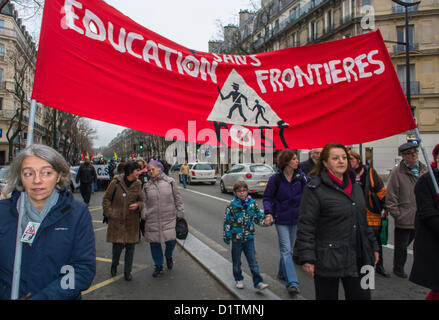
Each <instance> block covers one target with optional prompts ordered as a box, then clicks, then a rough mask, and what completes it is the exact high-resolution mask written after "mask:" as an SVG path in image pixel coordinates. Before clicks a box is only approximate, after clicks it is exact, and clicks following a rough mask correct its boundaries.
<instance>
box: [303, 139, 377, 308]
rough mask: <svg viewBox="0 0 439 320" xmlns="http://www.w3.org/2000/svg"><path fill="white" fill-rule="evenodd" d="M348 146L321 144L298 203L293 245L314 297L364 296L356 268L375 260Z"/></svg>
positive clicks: (374, 245)
mask: <svg viewBox="0 0 439 320" xmlns="http://www.w3.org/2000/svg"><path fill="white" fill-rule="evenodd" d="M348 158H349V155H348V151H347V150H346V147H345V146H344V145H342V144H339V143H329V144H327V145H326V146H325V147H324V148H323V151H322V153H321V156H320V159H319V161H318V163H317V165H316V167H315V168H314V169H313V170H312V171H311V173H310V176H311V179H310V182H309V183H308V184H307V185H306V187H305V189H304V192H303V195H302V201H301V204H300V213H299V224H298V228H297V230H298V231H297V249H298V254H299V259H300V263H301V264H303V266H302V267H303V270H304V271H305V272H306V273H307V274H308V275H310V276H311V277H313V278H314V286H315V292H316V299H317V300H338V288H339V282H340V280H341V281H342V283H343V287H344V291H345V298H346V300H370V299H371V292H370V289H369V288H368V287H364V286H362V285H361V273H360V270H361V268H362V267H363V266H365V265H368V266H372V267H373V266H374V265H375V264H376V263H377V262H378V258H379V254H378V251H379V249H378V244H377V241H376V238H375V235H374V234H373V231H372V229H370V227H369V225H368V224H367V219H366V204H365V201H364V196H363V190H362V189H361V187H360V186H359V185H358V184H357V183H355V175H354V174H353V173H352V172H350V170H349V167H350V166H349V162H348Z"/></svg>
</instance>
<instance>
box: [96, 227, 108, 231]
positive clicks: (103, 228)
mask: <svg viewBox="0 0 439 320" xmlns="http://www.w3.org/2000/svg"><path fill="white" fill-rule="evenodd" d="M107 228H108V227H107V226H105V227H102V228H97V229H94V230H93V231H94V232H96V231H101V230H105V229H107Z"/></svg>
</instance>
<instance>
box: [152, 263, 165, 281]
mask: <svg viewBox="0 0 439 320" xmlns="http://www.w3.org/2000/svg"><path fill="white" fill-rule="evenodd" d="M162 272H163V266H155V268H154V272H153V273H152V276H153V277H154V278H157V277H158V276H159V275H161V274H162Z"/></svg>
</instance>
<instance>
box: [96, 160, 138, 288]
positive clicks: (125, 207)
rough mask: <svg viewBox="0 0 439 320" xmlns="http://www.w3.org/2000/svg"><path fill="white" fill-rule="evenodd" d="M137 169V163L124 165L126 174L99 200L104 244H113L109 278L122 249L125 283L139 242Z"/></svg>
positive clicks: (112, 182) (116, 180) (114, 181)
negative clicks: (105, 223) (104, 225)
mask: <svg viewBox="0 0 439 320" xmlns="http://www.w3.org/2000/svg"><path fill="white" fill-rule="evenodd" d="M139 170H140V166H139V165H138V164H137V163H136V162H132V161H131V162H127V163H126V164H125V166H124V172H125V173H124V174H121V175H117V176H115V177H114V179H113V181H111V183H110V185H109V186H108V188H107V190H106V191H105V194H104V198H103V200H102V207H103V208H104V215H105V216H106V217H107V218H108V229H107V242H112V243H113V258H112V262H111V270H110V272H111V276H112V277H114V276H116V274H117V266H118V265H119V258H120V255H121V253H122V250H123V249H124V248H125V264H124V276H125V280H127V281H130V280H131V279H132V276H131V269H132V266H133V258H134V248H135V245H136V243H137V242H138V241H139V221H140V219H139V215H140V212H141V210H142V208H143V198H142V184H141V182H140V181H139V180H138V179H137V178H138V176H139Z"/></svg>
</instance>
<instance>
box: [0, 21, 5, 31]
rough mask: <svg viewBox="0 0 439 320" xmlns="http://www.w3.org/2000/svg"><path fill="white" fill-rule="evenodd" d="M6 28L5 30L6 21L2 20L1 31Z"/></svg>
mask: <svg viewBox="0 0 439 320" xmlns="http://www.w3.org/2000/svg"><path fill="white" fill-rule="evenodd" d="M4 28H5V20H1V19H0V29H4Z"/></svg>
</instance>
